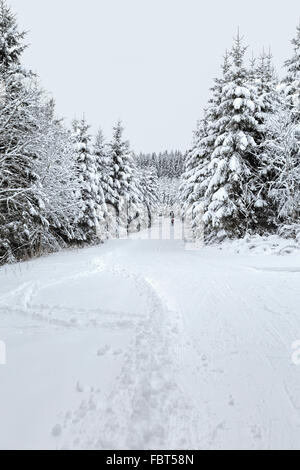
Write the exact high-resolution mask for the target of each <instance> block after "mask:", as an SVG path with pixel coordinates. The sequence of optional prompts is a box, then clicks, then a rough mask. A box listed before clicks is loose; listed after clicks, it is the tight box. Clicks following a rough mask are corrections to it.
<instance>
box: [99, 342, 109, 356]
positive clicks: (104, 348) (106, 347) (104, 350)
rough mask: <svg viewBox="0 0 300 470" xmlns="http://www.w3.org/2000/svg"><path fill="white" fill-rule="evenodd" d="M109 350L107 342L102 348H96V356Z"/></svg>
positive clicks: (102, 354)
mask: <svg viewBox="0 0 300 470" xmlns="http://www.w3.org/2000/svg"><path fill="white" fill-rule="evenodd" d="M109 350H110V347H109V346H108V344H106V345H105V346H103V347H102V348H100V349H98V351H97V356H105V354H107V353H108V351H109Z"/></svg>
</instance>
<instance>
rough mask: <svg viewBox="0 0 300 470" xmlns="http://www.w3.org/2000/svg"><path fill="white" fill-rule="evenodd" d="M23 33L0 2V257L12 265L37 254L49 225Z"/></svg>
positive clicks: (35, 99) (36, 99)
mask: <svg viewBox="0 0 300 470" xmlns="http://www.w3.org/2000/svg"><path fill="white" fill-rule="evenodd" d="M24 37H25V33H23V32H19V31H18V26H17V22H16V18H15V16H14V15H13V14H12V12H11V10H10V9H9V8H8V7H7V5H6V3H5V2H4V1H2V2H1V3H0V80H1V82H2V84H3V85H4V88H5V97H4V99H3V100H2V102H1V104H0V106H1V113H0V130H1V132H0V259H1V260H2V261H10V262H12V261H14V260H18V259H21V258H24V257H26V256H33V255H35V254H36V253H39V252H40V251H41V245H42V240H43V239H44V238H45V235H46V233H47V231H48V227H49V222H48V220H47V219H46V218H45V215H44V205H45V204H44V201H43V197H42V191H41V181H40V180H39V176H38V174H37V172H36V170H35V164H36V160H37V145H36V144H37V138H38V135H39V134H38V129H39V120H38V118H37V115H36V112H35V111H36V109H37V108H38V107H39V106H40V99H41V93H40V90H38V88H37V87H36V86H35V85H34V83H33V81H32V76H31V74H28V73H27V72H26V71H24V70H23V69H22V67H21V65H20V59H21V54H22V52H23V50H24V49H25V45H24V44H23V39H24Z"/></svg>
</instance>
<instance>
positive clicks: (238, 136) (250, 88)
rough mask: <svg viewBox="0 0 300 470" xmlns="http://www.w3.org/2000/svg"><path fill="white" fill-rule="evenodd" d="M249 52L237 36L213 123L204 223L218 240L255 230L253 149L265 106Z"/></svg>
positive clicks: (255, 159) (211, 127) (211, 124)
mask: <svg viewBox="0 0 300 470" xmlns="http://www.w3.org/2000/svg"><path fill="white" fill-rule="evenodd" d="M246 49H247V48H246V47H244V46H243V44H242V39H241V37H240V35H239V34H238V35H237V37H236V39H235V41H234V45H233V48H232V51H231V57H232V63H231V64H230V67H229V68H228V70H226V73H225V74H224V75H225V76H224V84H222V90H221V93H220V95H219V99H218V101H217V102H216V104H214V105H213V107H212V110H211V116H212V118H211V121H210V123H209V133H210V134H211V135H213V136H214V150H213V152H212V155H211V161H210V164H209V169H210V171H211V178H210V181H209V184H208V188H207V191H206V194H205V201H204V206H205V213H204V218H203V220H204V223H205V226H206V228H207V229H208V230H209V231H211V232H213V233H214V235H215V236H219V237H224V236H229V237H234V236H242V235H244V234H245V233H246V231H247V230H248V229H253V228H254V226H255V215H254V207H253V206H254V203H255V200H256V195H255V186H254V185H253V182H252V175H253V171H254V168H256V167H257V158H256V156H255V149H256V147H257V143H258V142H257V141H258V140H259V135H260V127H259V126H260V124H259V122H258V120H257V117H256V116H257V113H258V112H259V111H260V109H261V103H260V101H259V98H258V95H257V90H256V87H255V86H254V85H252V84H251V83H249V71H248V70H247V69H246V67H245V65H244V56H245V52H246Z"/></svg>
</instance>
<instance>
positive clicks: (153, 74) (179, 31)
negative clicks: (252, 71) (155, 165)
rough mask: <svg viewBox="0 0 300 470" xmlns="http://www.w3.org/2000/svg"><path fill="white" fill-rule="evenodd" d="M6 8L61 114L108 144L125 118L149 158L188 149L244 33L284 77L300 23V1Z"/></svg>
mask: <svg viewBox="0 0 300 470" xmlns="http://www.w3.org/2000/svg"><path fill="white" fill-rule="evenodd" d="M8 1H9V3H10V5H11V6H12V7H13V9H14V10H15V12H16V13H17V15H18V18H19V23H20V26H21V27H22V28H24V29H26V30H28V31H29V34H28V37H27V41H28V42H29V43H30V48H29V49H28V50H27V51H26V53H25V55H24V63H25V64H26V66H28V67H30V68H31V69H32V70H34V71H36V72H38V74H39V76H40V78H41V81H42V84H43V86H44V88H46V89H47V90H49V91H51V93H52V94H53V96H54V98H55V100H56V104H57V112H58V113H59V114H60V115H62V116H64V117H65V118H66V119H67V120H68V122H69V121H70V120H71V119H72V118H73V117H74V116H77V117H81V116H82V114H83V113H84V114H85V116H86V118H87V120H88V121H89V123H90V124H91V125H92V128H93V131H94V130H96V128H97V127H99V126H101V127H102V128H103V130H104V132H105V134H106V135H107V137H110V135H111V127H112V125H113V123H114V122H115V121H116V120H117V119H119V118H121V119H122V120H123V121H124V125H125V127H126V137H128V138H129V139H130V141H131V146H132V148H133V149H134V150H136V151H145V152H152V151H161V150H164V149H176V148H178V149H181V150H185V149H186V148H187V147H188V146H189V144H190V142H191V138H192V131H193V129H194V128H195V123H196V121H197V119H198V118H199V117H201V113H202V108H203V107H204V106H205V104H206V102H207V99H208V96H209V92H208V90H209V87H210V86H211V84H212V80H213V78H214V77H215V76H218V75H219V68H220V63H221V61H222V56H223V53H224V50H225V48H230V47H231V44H232V37H233V36H234V35H235V33H236V30H237V27H238V26H239V27H240V30H241V32H242V34H243V35H244V37H245V41H246V43H247V44H249V45H250V51H252V50H253V51H254V53H255V54H259V53H260V51H261V49H262V47H263V46H265V47H268V46H269V45H270V46H271V47H272V51H273V54H274V61H275V64H276V66H277V67H278V69H279V72H280V73H282V64H283V62H284V60H285V59H286V58H287V57H289V56H290V55H291V51H292V49H291V45H290V42H289V41H290V39H291V38H292V37H293V36H294V35H295V29H296V25H297V24H298V22H299V17H300V5H299V0H285V1H281V2H276V1H274V0H249V1H247V2H246V1H241V0H226V1H224V0H206V1H202V0H42V1H41V0H8Z"/></svg>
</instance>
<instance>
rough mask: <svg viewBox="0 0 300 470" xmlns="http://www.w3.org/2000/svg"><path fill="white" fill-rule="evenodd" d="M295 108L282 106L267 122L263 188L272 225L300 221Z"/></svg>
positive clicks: (299, 162) (299, 147)
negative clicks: (265, 176) (283, 107)
mask: <svg viewBox="0 0 300 470" xmlns="http://www.w3.org/2000/svg"><path fill="white" fill-rule="evenodd" d="M298 130H299V129H298V126H297V124H296V123H294V122H293V110H291V109H290V110H288V109H281V110H278V111H277V113H275V114H273V115H270V117H269V120H268V121H267V122H266V140H265V142H264V145H263V150H264V154H263V157H264V160H263V161H264V162H265V161H266V162H267V164H264V166H263V167H262V172H261V173H263V172H267V176H268V177H267V178H265V179H264V184H263V185H262V191H263V192H264V198H265V200H266V206H267V207H268V208H269V216H270V217H271V221H270V225H271V226H273V227H274V228H278V226H280V225H281V224H293V223H295V222H297V223H299V218H300V142H299V138H298Z"/></svg>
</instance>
